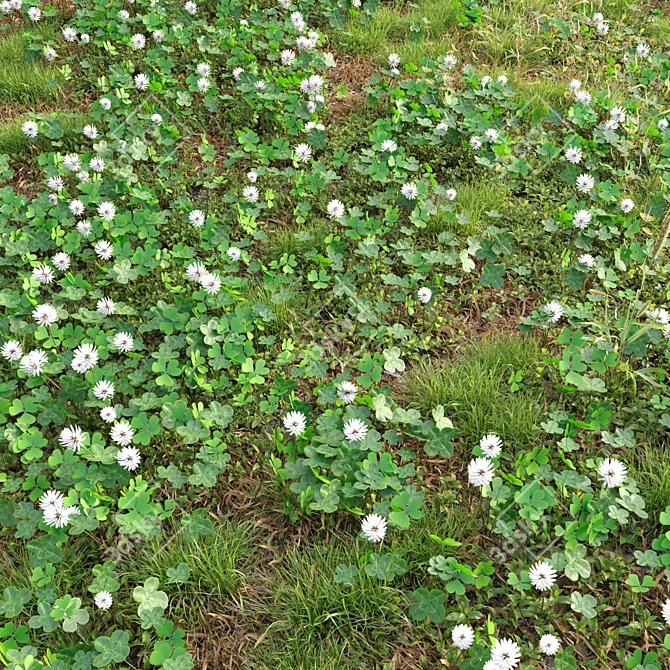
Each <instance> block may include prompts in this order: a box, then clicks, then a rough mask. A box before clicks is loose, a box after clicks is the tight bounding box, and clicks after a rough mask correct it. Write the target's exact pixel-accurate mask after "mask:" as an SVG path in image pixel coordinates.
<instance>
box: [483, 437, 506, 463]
mask: <svg viewBox="0 0 670 670" xmlns="http://www.w3.org/2000/svg"><path fill="white" fill-rule="evenodd" d="M502 444H503V442H502V440H501V439H500V438H499V437H498V436H497V435H494V434H493V433H491V434H489V435H484V437H482V439H481V440H479V447H480V449H481V450H482V451H483V452H484V454H485V455H486V456H488V457H489V458H496V457H497V456H499V455H500V452H501V451H502Z"/></svg>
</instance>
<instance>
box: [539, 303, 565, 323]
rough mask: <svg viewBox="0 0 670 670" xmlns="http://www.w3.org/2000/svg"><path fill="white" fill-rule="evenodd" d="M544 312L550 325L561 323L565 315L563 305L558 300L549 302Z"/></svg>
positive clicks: (543, 309)
mask: <svg viewBox="0 0 670 670" xmlns="http://www.w3.org/2000/svg"><path fill="white" fill-rule="evenodd" d="M542 311H543V312H544V313H545V314H546V315H547V317H548V318H547V322H548V323H556V322H558V321H560V319H561V317H562V316H563V313H564V312H565V310H564V308H563V305H561V303H560V302H558V301H557V300H552V301H551V302H548V303H547V304H546V305H545V306H544V307H543V308H542Z"/></svg>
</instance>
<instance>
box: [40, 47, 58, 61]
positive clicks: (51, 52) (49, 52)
mask: <svg viewBox="0 0 670 670" xmlns="http://www.w3.org/2000/svg"><path fill="white" fill-rule="evenodd" d="M42 54H43V55H44V58H45V59H46V60H48V61H49V62H51V61H52V60H55V59H56V56H57V54H56V51H55V49H53V48H52V47H44V50H43V51H42Z"/></svg>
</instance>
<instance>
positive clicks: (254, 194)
mask: <svg viewBox="0 0 670 670" xmlns="http://www.w3.org/2000/svg"><path fill="white" fill-rule="evenodd" d="M259 196H260V191H259V190H258V189H257V188H256V187H255V186H245V187H244V190H243V191H242V197H243V198H244V199H245V200H246V201H247V202H249V203H254V202H258V197H259Z"/></svg>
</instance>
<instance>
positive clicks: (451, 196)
mask: <svg viewBox="0 0 670 670" xmlns="http://www.w3.org/2000/svg"><path fill="white" fill-rule="evenodd" d="M444 195H445V196H446V198H447V200H456V195H457V193H456V189H455V188H448V189H447V190H446V191H445V193H444Z"/></svg>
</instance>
